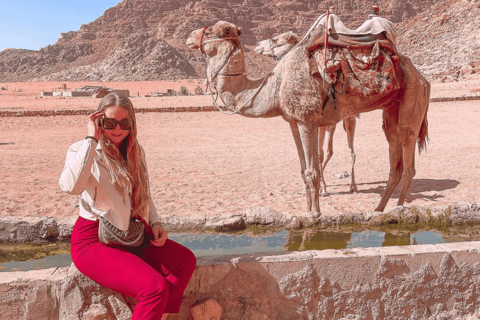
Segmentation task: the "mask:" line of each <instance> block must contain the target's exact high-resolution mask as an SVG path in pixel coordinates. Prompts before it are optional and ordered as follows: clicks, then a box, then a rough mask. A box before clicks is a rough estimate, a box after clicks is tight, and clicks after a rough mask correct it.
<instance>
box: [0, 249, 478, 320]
mask: <svg viewBox="0 0 480 320" xmlns="http://www.w3.org/2000/svg"><path fill="white" fill-rule="evenodd" d="M479 261H480V242H466V243H449V244H441V245H418V246H404V247H380V248H367V249H362V248H357V249H343V250H322V251H304V252H295V253H286V254H285V253H284V254H278V255H272V254H268V255H267V254H263V255H262V254H257V255H239V256H222V257H211V258H199V259H198V266H197V269H196V271H195V273H194V275H193V278H192V280H191V281H190V283H189V285H188V287H187V290H186V291H185V295H184V301H183V304H182V309H181V311H180V313H179V314H178V315H172V316H170V317H169V318H168V319H169V320H175V319H196V318H193V316H192V315H191V312H190V309H191V308H192V307H194V306H197V305H200V304H203V303H205V302H207V301H212V300H214V301H216V303H218V305H219V306H220V307H221V309H222V310H221V319H249V320H250V319H252V320H254V319H275V320H283V319H285V320H287V319H289V320H291V319H397V320H403V319H405V320H413V319H432V320H433V319H477V318H476V315H477V314H478V312H479V308H480V287H479V285H478V284H479V283H480V268H479V267H480V262H479ZM134 304H135V303H134V301H132V299H130V298H124V297H122V296H121V295H119V294H117V293H115V292H113V291H111V290H109V289H106V288H104V287H100V286H99V285H97V284H95V283H94V282H92V281H91V280H89V279H88V278H86V277H84V276H83V275H82V274H80V273H79V272H78V270H77V269H76V268H75V266H74V265H72V266H71V267H69V268H68V267H67V268H56V269H48V270H41V271H29V272H10V273H2V276H1V279H0V314H1V315H2V317H4V318H5V319H11V320H15V319H69V320H70V319H83V320H85V319H129V318H130V317H131V311H130V310H131V307H133V305H134ZM207 319H210V318H207ZM217 319H218V318H217Z"/></svg>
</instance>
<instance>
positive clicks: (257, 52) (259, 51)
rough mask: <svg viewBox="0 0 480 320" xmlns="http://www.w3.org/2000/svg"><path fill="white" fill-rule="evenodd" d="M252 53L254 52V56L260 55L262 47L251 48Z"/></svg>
mask: <svg viewBox="0 0 480 320" xmlns="http://www.w3.org/2000/svg"><path fill="white" fill-rule="evenodd" d="M253 51H254V52H255V53H256V54H262V52H263V48H262V47H259V46H256V47H255V48H253Z"/></svg>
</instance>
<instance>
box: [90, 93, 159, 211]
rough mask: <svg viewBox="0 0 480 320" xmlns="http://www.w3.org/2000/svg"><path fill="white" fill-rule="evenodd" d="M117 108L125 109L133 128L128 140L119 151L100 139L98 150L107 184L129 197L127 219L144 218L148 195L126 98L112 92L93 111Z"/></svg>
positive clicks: (134, 127) (132, 118)
mask: <svg viewBox="0 0 480 320" xmlns="http://www.w3.org/2000/svg"><path fill="white" fill-rule="evenodd" d="M114 106H118V107H121V108H123V109H125V110H126V111H127V113H128V117H129V118H130V119H131V120H132V122H133V125H132V128H131V130H130V133H129V134H128V136H126V137H125V139H123V141H122V143H121V144H120V148H117V147H116V146H115V144H114V143H112V142H111V141H110V140H109V139H108V138H106V137H105V136H103V135H102V137H101V138H100V141H99V143H100V146H101V148H102V150H103V152H104V154H105V161H106V163H107V168H108V171H109V172H110V182H112V183H113V184H114V185H115V187H116V188H117V189H118V190H119V191H120V192H123V193H125V195H127V194H128V195H129V196H130V200H131V205H132V211H131V214H130V216H131V217H132V218H136V217H138V216H140V217H142V218H144V219H145V218H146V217H147V215H148V212H147V209H148V204H149V202H150V195H149V191H148V177H147V172H146V168H144V164H143V163H142V149H141V148H140V145H139V144H138V142H137V121H136V119H135V109H134V108H133V105H132V102H131V101H130V99H129V98H128V97H126V96H125V95H123V94H121V93H116V92H112V93H109V94H108V95H106V96H105V97H104V98H103V99H102V100H101V101H100V104H99V106H98V109H97V111H101V110H105V109H106V108H109V107H114Z"/></svg>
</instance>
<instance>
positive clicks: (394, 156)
mask: <svg viewBox="0 0 480 320" xmlns="http://www.w3.org/2000/svg"><path fill="white" fill-rule="evenodd" d="M392 109H394V110H392ZM395 113H397V115H398V109H396V108H391V109H389V110H384V111H383V131H384V133H385V137H386V138H387V141H388V144H389V157H390V174H389V176H388V181H387V187H386V188H385V192H384V193H383V195H382V199H381V200H380V203H379V204H378V206H377V208H376V209H375V211H383V210H384V209H385V207H386V206H387V203H388V200H389V199H390V197H391V195H392V193H393V191H395V188H396V187H397V186H398V183H399V182H400V179H401V178H402V171H403V152H402V144H401V142H400V139H399V135H398V131H397V127H398V117H397V116H396V115H395Z"/></svg>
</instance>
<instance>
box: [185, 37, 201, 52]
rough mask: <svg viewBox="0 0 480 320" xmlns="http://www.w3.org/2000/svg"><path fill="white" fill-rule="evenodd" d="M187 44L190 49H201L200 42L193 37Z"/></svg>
mask: <svg viewBox="0 0 480 320" xmlns="http://www.w3.org/2000/svg"><path fill="white" fill-rule="evenodd" d="M185 44H186V45H187V47H188V48H189V49H193V50H196V49H200V46H199V45H198V43H197V42H196V41H195V40H193V39H187V42H186V43H185Z"/></svg>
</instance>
